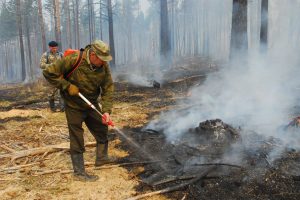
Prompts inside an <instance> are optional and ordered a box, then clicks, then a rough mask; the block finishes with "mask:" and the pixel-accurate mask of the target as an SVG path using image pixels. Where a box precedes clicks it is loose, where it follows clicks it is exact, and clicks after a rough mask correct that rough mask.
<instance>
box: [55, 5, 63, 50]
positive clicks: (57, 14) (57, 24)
mask: <svg viewBox="0 0 300 200" xmlns="http://www.w3.org/2000/svg"><path fill="white" fill-rule="evenodd" d="M53 8H54V24H55V39H56V41H57V42H58V44H59V46H58V49H59V51H61V50H62V43H61V30H60V11H59V0H53Z"/></svg>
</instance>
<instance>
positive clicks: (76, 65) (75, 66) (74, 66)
mask: <svg viewBox="0 0 300 200" xmlns="http://www.w3.org/2000/svg"><path fill="white" fill-rule="evenodd" d="M83 51H84V49H80V52H79V55H78V57H77V60H76V62H75V64H74V65H73V66H72V68H71V71H70V72H68V73H67V75H66V76H64V77H65V79H67V78H69V77H70V76H71V74H72V73H73V72H74V71H75V70H76V69H77V67H79V64H80V63H81V60H82V54H83Z"/></svg>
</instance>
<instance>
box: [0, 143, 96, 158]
mask: <svg viewBox="0 0 300 200" xmlns="http://www.w3.org/2000/svg"><path fill="white" fill-rule="evenodd" d="M95 145H96V142H89V143H86V144H85V146H86V147H93V146H95ZM69 149H70V143H69V142H66V143H61V144H57V145H49V146H45V147H39V148H33V149H27V150H23V151H16V152H12V153H9V154H4V155H0V159H3V158H10V159H11V160H16V159H19V158H23V157H27V156H34V155H39V154H44V153H45V152H47V153H48V154H49V153H53V152H57V151H62V150H69Z"/></svg>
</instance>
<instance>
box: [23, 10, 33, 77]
mask: <svg viewBox="0 0 300 200" xmlns="http://www.w3.org/2000/svg"><path fill="white" fill-rule="evenodd" d="M25 30H26V39H27V48H28V58H29V68H28V69H29V71H28V72H29V74H28V75H29V76H28V77H29V78H30V79H31V80H32V77H33V71H32V53H31V41H30V24H29V22H28V16H26V17H25Z"/></svg>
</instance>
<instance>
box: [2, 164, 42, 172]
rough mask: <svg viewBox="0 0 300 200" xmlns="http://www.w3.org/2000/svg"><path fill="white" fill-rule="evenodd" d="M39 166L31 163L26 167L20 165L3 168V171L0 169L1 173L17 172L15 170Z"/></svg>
mask: <svg viewBox="0 0 300 200" xmlns="http://www.w3.org/2000/svg"><path fill="white" fill-rule="evenodd" d="M38 164H39V163H30V164H26V165H18V166H13V167H8V168H3V169H0V172H5V171H15V170H19V169H22V168H26V167H31V166H34V165H38Z"/></svg>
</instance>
